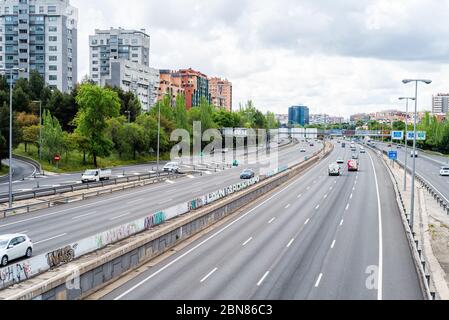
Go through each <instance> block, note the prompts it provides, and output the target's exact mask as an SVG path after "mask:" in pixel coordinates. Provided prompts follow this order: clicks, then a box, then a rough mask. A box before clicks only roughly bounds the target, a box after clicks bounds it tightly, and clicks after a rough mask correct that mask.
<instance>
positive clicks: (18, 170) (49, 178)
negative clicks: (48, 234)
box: [0, 140, 285, 195]
mask: <svg viewBox="0 0 449 320" xmlns="http://www.w3.org/2000/svg"><path fill="white" fill-rule="evenodd" d="M280 142H282V143H285V141H283V140H281V141H280ZM167 162H168V161H160V163H159V169H160V170H162V167H163V166H164V165H165V164H166V163H167ZM189 162H190V161H186V163H189ZM203 162H204V163H207V162H208V158H207V157H204V159H203ZM4 163H5V164H7V161H6V160H5V161H4ZM13 168H14V174H13V193H16V192H27V191H34V190H39V189H45V188H54V187H60V186H67V185H75V184H81V175H82V173H83V172H74V173H63V174H55V173H50V174H49V173H46V175H39V174H36V175H34V173H35V172H36V169H35V168H34V166H32V165H30V164H28V163H26V162H23V161H20V160H17V159H14V161H13ZM193 169H194V166H191V165H190V166H189V165H185V166H182V167H181V170H185V171H190V170H193ZM195 169H196V168H195ZM156 171H157V163H156V162H153V163H147V164H139V165H129V166H119V167H114V168H112V177H111V178H122V177H127V176H133V175H142V174H147V173H152V172H156ZM8 192H9V183H8V178H7V177H3V178H0V195H3V194H8Z"/></svg>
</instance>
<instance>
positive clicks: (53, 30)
mask: <svg viewBox="0 0 449 320" xmlns="http://www.w3.org/2000/svg"><path fill="white" fill-rule="evenodd" d="M48 31H50V32H56V31H58V27H57V26H49V27H48Z"/></svg>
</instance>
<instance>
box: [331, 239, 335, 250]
mask: <svg viewBox="0 0 449 320" xmlns="http://www.w3.org/2000/svg"><path fill="white" fill-rule="evenodd" d="M334 247H335V240H334V241H333V242H332V244H331V249H333V248H334Z"/></svg>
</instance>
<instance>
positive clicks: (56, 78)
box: [48, 74, 58, 81]
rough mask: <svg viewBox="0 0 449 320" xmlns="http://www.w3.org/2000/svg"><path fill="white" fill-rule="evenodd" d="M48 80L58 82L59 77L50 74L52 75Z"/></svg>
mask: <svg viewBox="0 0 449 320" xmlns="http://www.w3.org/2000/svg"><path fill="white" fill-rule="evenodd" d="M48 80H50V81H56V80H58V76H57V75H54V74H50V75H49V76H48Z"/></svg>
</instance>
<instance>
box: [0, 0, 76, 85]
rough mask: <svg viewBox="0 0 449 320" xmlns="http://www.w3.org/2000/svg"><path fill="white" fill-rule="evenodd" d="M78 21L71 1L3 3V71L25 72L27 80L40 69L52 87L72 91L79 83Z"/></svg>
mask: <svg viewBox="0 0 449 320" xmlns="http://www.w3.org/2000/svg"><path fill="white" fill-rule="evenodd" d="M77 21H78V9H76V8H74V7H73V6H71V5H70V2H69V0H0V68H6V69H10V68H14V67H18V68H21V69H25V72H21V73H20V77H24V78H28V77H29V72H30V70H37V71H38V72H39V73H40V74H41V75H42V77H43V78H44V79H45V82H46V83H47V84H48V85H49V86H51V87H55V88H58V89H59V90H61V91H63V92H67V91H70V90H71V89H72V88H73V87H74V85H75V84H76V82H77V37H78V34H77V23H78V22H77ZM17 77H18V75H17V74H16V75H15V76H14V80H16V79H17Z"/></svg>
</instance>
